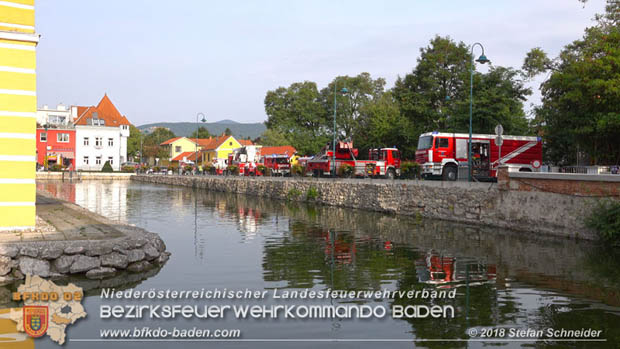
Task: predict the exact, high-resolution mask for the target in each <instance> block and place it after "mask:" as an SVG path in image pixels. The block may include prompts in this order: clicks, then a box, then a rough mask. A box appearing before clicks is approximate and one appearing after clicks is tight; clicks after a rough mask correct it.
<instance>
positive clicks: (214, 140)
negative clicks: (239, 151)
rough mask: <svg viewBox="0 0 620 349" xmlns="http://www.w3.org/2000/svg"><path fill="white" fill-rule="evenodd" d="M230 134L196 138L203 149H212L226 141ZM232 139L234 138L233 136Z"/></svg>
mask: <svg viewBox="0 0 620 349" xmlns="http://www.w3.org/2000/svg"><path fill="white" fill-rule="evenodd" d="M230 137H232V136H225V135H224V136H219V137H209V138H205V139H198V140H197V141H198V144H199V145H200V146H201V147H202V148H203V149H204V150H214V149H217V148H218V147H219V146H220V145H222V144H223V143H224V142H226V140H227V139H228V138H230ZM233 139H235V138H234V137H233Z"/></svg>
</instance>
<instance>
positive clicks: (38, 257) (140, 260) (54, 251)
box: [0, 202, 170, 285]
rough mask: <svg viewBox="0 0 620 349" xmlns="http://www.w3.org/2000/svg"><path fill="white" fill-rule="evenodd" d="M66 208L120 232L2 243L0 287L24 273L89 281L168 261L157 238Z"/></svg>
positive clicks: (144, 269) (162, 245)
mask: <svg viewBox="0 0 620 349" xmlns="http://www.w3.org/2000/svg"><path fill="white" fill-rule="evenodd" d="M62 204H63V205H64V206H65V207H67V208H68V209H72V210H79V211H85V212H88V214H89V216H90V217H91V218H93V219H95V220H97V221H98V222H100V223H101V224H102V225H104V226H109V227H111V229H114V230H115V231H119V232H120V233H121V236H120V237H117V238H110V239H103V240H57V241H27V242H3V243H1V244H0V285H5V284H9V283H12V282H15V281H17V280H20V279H23V278H24V277H25V275H26V274H30V275H39V276H41V277H46V278H60V277H64V276H67V275H76V274H79V275H85V276H86V277H87V278H90V279H103V278H108V277H112V276H114V275H116V274H119V273H121V272H123V271H128V272H134V273H141V272H144V271H146V270H149V269H151V268H155V267H159V266H161V265H163V264H164V263H165V262H166V261H167V260H168V258H169V256H170V253H169V252H166V245H165V244H164V242H163V240H162V239H161V238H160V237H159V235H157V234H155V233H151V232H148V231H146V230H144V229H141V228H138V227H134V226H130V225H125V224H119V223H117V222H113V221H110V220H108V219H106V218H104V217H102V216H99V215H97V214H95V213H92V212H90V211H88V210H86V209H84V208H82V207H79V206H77V205H75V204H72V203H69V202H62Z"/></svg>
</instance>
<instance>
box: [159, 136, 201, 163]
mask: <svg viewBox="0 0 620 349" xmlns="http://www.w3.org/2000/svg"><path fill="white" fill-rule="evenodd" d="M198 140H200V139H198ZM160 146H162V147H164V149H166V151H167V152H168V157H169V158H168V160H172V159H174V158H176V157H177V156H179V155H181V154H182V153H187V152H195V151H196V150H198V151H200V149H202V148H201V147H200V145H198V146H196V142H194V138H192V139H190V138H187V137H175V138H170V139H169V140H167V141H165V142H163V143H161V144H160Z"/></svg>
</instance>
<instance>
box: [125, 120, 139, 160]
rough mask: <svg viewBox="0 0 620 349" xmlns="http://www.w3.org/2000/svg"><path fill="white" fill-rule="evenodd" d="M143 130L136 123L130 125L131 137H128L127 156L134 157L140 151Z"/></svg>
mask: <svg viewBox="0 0 620 349" xmlns="http://www.w3.org/2000/svg"><path fill="white" fill-rule="evenodd" d="M141 138H142V132H140V129H139V128H137V127H135V126H134V125H129V138H127V157H134V156H137V155H138V154H139V153H140V139H141Z"/></svg>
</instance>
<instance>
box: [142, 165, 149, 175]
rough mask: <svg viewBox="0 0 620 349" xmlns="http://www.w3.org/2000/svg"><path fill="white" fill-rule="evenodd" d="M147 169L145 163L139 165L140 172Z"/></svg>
mask: <svg viewBox="0 0 620 349" xmlns="http://www.w3.org/2000/svg"><path fill="white" fill-rule="evenodd" d="M148 170H149V167H148V166H147V165H144V164H142V165H140V172H142V173H145V172H146V171H148Z"/></svg>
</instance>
